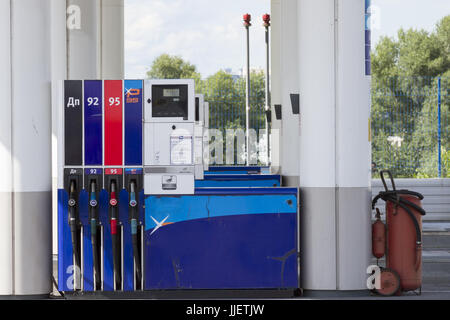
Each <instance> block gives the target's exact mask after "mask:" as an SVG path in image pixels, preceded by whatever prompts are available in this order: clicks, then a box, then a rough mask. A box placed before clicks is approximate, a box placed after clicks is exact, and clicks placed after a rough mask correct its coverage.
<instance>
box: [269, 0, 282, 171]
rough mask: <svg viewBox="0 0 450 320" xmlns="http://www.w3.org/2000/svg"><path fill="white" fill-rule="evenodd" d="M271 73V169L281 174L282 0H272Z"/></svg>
mask: <svg viewBox="0 0 450 320" xmlns="http://www.w3.org/2000/svg"><path fill="white" fill-rule="evenodd" d="M270 16H271V26H270V66H271V69H270V74H271V82H270V87H271V92H270V95H271V104H272V105H271V111H272V128H271V129H272V130H271V141H270V149H271V156H270V159H271V169H272V173H274V174H279V173H280V170H281V167H280V166H281V163H280V156H281V148H282V144H281V139H280V138H281V137H280V134H281V120H277V118H276V114H275V105H281V102H282V101H281V88H282V86H281V19H282V15H281V0H271V1H270Z"/></svg>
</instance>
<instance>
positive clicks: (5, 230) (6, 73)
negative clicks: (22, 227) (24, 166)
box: [0, 1, 13, 295]
mask: <svg viewBox="0 0 450 320" xmlns="http://www.w3.org/2000/svg"><path fill="white" fill-rule="evenodd" d="M10 17H11V8H10V2H9V1H0V43H1V44H2V45H1V46H0V96H1V97H2V103H1V104H0V112H1V115H2V116H1V117H0V177H1V179H0V295H10V294H12V291H13V279H12V277H13V242H12V240H13V238H12V225H13V224H12V220H13V216H12V174H11V172H12V157H11V147H12V134H11V29H10V27H11V20H10Z"/></svg>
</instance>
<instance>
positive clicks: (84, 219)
mask: <svg viewBox="0 0 450 320" xmlns="http://www.w3.org/2000/svg"><path fill="white" fill-rule="evenodd" d="M79 214H80V222H81V224H82V225H83V282H84V283H83V284H84V287H83V289H84V291H93V290H94V262H93V259H94V258H93V250H92V241H91V228H90V223H89V194H88V192H86V190H82V191H81V192H80V200H79Z"/></svg>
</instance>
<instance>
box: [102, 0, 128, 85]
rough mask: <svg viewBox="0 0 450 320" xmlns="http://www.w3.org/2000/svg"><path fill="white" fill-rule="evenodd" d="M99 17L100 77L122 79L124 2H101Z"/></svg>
mask: <svg viewBox="0 0 450 320" xmlns="http://www.w3.org/2000/svg"><path fill="white" fill-rule="evenodd" d="M101 4H102V11H101V12H102V16H101V29H102V32H101V35H102V41H101V52H102V54H101V57H102V61H101V62H102V69H101V77H102V78H104V79H122V78H123V77H124V72H125V71H124V65H125V62H124V61H125V59H124V50H125V49H124V48H125V45H124V30H125V26H124V0H107V1H105V0H103V1H102V3H101Z"/></svg>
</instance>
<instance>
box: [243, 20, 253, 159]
mask: <svg viewBox="0 0 450 320" xmlns="http://www.w3.org/2000/svg"><path fill="white" fill-rule="evenodd" d="M250 21H251V16H250V14H248V13H247V14H245V15H244V27H245V30H246V33H247V60H246V67H245V68H246V70H247V79H246V81H245V92H246V94H245V144H246V146H247V148H246V151H247V152H246V164H247V166H248V165H250V143H249V142H250V141H249V140H250V139H249V138H250V135H249V129H250V26H251V23H250Z"/></svg>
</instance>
